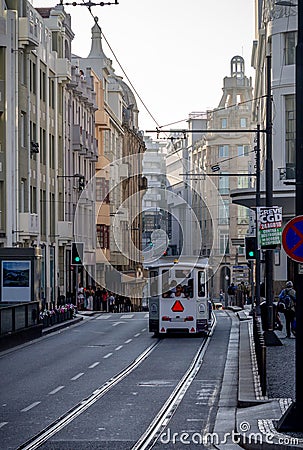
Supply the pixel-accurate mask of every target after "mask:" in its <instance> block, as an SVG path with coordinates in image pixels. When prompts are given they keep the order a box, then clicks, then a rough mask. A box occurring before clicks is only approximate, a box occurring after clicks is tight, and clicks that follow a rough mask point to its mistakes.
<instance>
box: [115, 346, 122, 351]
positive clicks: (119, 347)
mask: <svg viewBox="0 0 303 450" xmlns="http://www.w3.org/2000/svg"><path fill="white" fill-rule="evenodd" d="M122 347H123V345H119V346H118V347H116V348H115V350H120V349H121V348H122Z"/></svg>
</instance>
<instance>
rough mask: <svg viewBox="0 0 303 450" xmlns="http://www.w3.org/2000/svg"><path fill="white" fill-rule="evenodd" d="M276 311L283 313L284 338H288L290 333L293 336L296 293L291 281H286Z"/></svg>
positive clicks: (294, 332) (294, 331)
mask: <svg viewBox="0 0 303 450" xmlns="http://www.w3.org/2000/svg"><path fill="white" fill-rule="evenodd" d="M278 311H279V312H283V314H284V316H285V324H286V337H287V338H290V336H291V335H290V333H291V332H292V334H293V335H294V336H295V335H296V330H295V323H296V322H295V320H296V291H295V290H294V288H293V282H292V281H287V283H286V285H285V288H284V289H282V291H281V292H280V294H279V301H278Z"/></svg>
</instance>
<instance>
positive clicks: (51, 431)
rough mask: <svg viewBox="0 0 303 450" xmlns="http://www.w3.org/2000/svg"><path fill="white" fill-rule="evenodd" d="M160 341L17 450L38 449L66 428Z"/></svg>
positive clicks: (140, 362) (136, 365)
mask: <svg viewBox="0 0 303 450" xmlns="http://www.w3.org/2000/svg"><path fill="white" fill-rule="evenodd" d="M160 342H161V341H160V340H157V342H155V343H153V344H152V345H150V346H149V347H148V348H147V349H145V350H144V351H143V352H142V353H141V354H140V355H139V356H138V357H137V358H136V359H135V360H134V361H133V362H131V363H130V364H129V365H128V366H127V367H126V368H125V369H123V370H121V371H120V372H119V373H118V374H116V375H115V376H113V377H112V378H111V379H110V380H108V381H107V382H105V383H104V384H103V385H102V386H100V387H99V388H98V389H96V390H95V391H94V392H93V393H92V394H91V395H90V396H89V397H87V398H86V399H83V400H82V401H81V402H79V403H78V404H77V405H75V406H74V407H73V408H71V409H70V410H69V411H67V412H66V413H65V414H63V415H61V416H60V417H59V418H58V419H56V420H55V421H53V422H52V423H51V424H50V425H48V426H47V427H45V428H44V429H43V430H41V431H40V432H39V433H37V434H36V435H35V436H33V437H31V438H30V439H28V440H27V441H26V442H24V443H23V444H21V445H20V446H19V447H18V448H17V450H35V449H37V448H39V447H40V446H41V445H42V444H44V443H45V442H46V441H48V440H49V439H50V438H51V437H52V436H54V435H55V434H56V433H58V432H59V431H60V430H62V429H63V428H64V427H66V426H67V425H68V424H69V423H71V422H72V421H73V420H74V419H76V418H77V417H78V416H80V415H81V414H82V413H83V412H85V411H86V410H87V409H88V408H90V407H91V406H92V405H93V404H94V403H96V402H97V401H98V400H99V399H100V398H102V397H103V396H104V395H105V394H107V393H108V392H109V391H110V390H111V389H112V388H113V387H114V386H116V385H117V384H118V383H119V382H120V381H122V380H123V379H124V378H125V377H127V376H128V375H129V374H130V373H131V372H133V371H134V370H135V369H136V368H137V367H138V366H139V365H140V364H142V363H143V361H145V360H146V359H147V358H148V357H149V355H150V354H151V353H152V352H153V350H154V349H155V348H156V347H157V346H158V345H159V343H160Z"/></svg>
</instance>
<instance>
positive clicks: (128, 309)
mask: <svg viewBox="0 0 303 450" xmlns="http://www.w3.org/2000/svg"><path fill="white" fill-rule="evenodd" d="M125 309H126V312H131V310H132V302H131V300H130V298H129V297H127V298H126V300H125Z"/></svg>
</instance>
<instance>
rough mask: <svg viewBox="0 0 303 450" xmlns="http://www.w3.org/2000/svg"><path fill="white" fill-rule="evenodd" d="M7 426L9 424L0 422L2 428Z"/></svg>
mask: <svg viewBox="0 0 303 450" xmlns="http://www.w3.org/2000/svg"><path fill="white" fill-rule="evenodd" d="M7 424H8V422H0V428H2V427H4V426H5V425H7Z"/></svg>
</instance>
